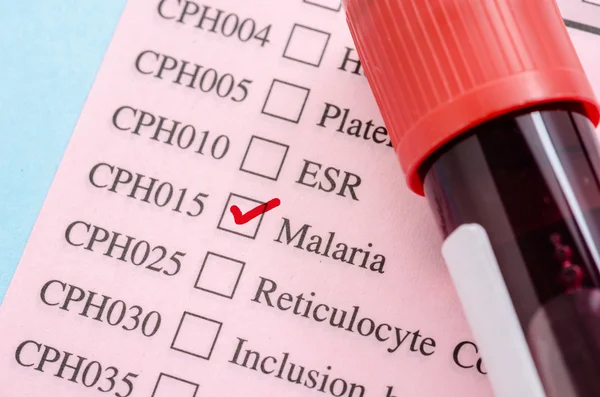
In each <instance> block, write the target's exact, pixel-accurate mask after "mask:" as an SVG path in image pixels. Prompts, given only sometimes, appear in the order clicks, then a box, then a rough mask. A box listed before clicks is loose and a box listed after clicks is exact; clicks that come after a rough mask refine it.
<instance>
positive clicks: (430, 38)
mask: <svg viewBox="0 0 600 397" xmlns="http://www.w3.org/2000/svg"><path fill="white" fill-rule="evenodd" d="M344 5H345V9H346V16H347V19H348V25H349V26H350V31H351V33H352V36H353V38H354V42H355V44H356V47H357V51H358V53H359V56H360V58H361V60H362V62H363V66H364V69H365V74H366V76H367V78H368V80H369V83H370V85H371V88H372V90H373V92H374V94H375V98H376V100H377V104H378V105H379V109H380V111H381V113H382V115H383V119H384V121H385V123H386V125H387V127H388V130H389V133H390V137H391V139H392V142H393V144H394V147H395V148H396V154H397V155H398V158H399V159H400V163H401V164H402V167H403V168H404V171H405V172H406V178H407V183H408V185H409V187H410V188H411V189H412V190H413V191H415V192H416V193H418V194H421V195H422V194H423V184H422V180H421V176H420V175H419V170H420V168H421V166H422V164H423V162H424V161H425V160H426V159H427V158H428V157H429V156H430V155H432V154H433V153H434V152H435V151H436V150H437V149H439V148H440V147H441V146H442V145H444V144H445V143H447V142H448V141H449V140H451V139H453V138H455V137H457V136H458V135H460V134H462V133H463V132H466V131H468V130H470V129H471V128H473V127H475V126H477V125H479V124H481V123H483V122H485V121H488V120H490V119H493V118H496V117H498V116H501V115H503V114H506V113H509V112H513V111H515V110H519V109H523V108H526V107H531V106H535V105H540V104H544V103H549V102H563V101H571V102H578V103H580V104H581V105H582V107H583V109H585V112H586V113H587V116H588V117H589V118H590V120H592V122H593V123H594V124H596V125H597V124H598V121H599V118H600V110H599V107H598V104H597V102H596V99H595V97H594V93H593V90H592V88H591V86H590V84H589V81H588V79H587V77H586V75H585V72H584V71H583V68H582V66H581V63H580V62H579V58H578V57H577V54H576V53H575V49H574V48H573V44H572V43H571V40H570V38H569V35H568V33H567V30H566V27H565V26H564V23H563V20H562V18H561V15H560V13H559V10H558V7H557V5H556V3H555V2H554V0H344Z"/></svg>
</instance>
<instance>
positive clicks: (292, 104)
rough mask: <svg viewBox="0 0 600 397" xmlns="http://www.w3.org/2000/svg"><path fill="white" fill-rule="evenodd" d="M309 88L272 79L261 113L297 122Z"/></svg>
mask: <svg viewBox="0 0 600 397" xmlns="http://www.w3.org/2000/svg"><path fill="white" fill-rule="evenodd" d="M308 94H310V90H309V89H308V88H305V87H301V86H299V85H296V84H292V83H288V82H285V81H281V80H277V79H275V80H273V84H271V88H270V89H269V93H268V94H267V99H266V100H265V104H264V105H263V108H262V113H264V114H266V115H269V116H272V117H276V118H278V119H282V120H286V121H290V122H292V123H296V124H298V123H299V122H300V117H302V112H303V111H304V106H305V105H306V100H307V99H308Z"/></svg>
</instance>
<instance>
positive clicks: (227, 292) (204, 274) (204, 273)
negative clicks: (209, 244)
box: [194, 252, 246, 299]
mask: <svg viewBox="0 0 600 397" xmlns="http://www.w3.org/2000/svg"><path fill="white" fill-rule="evenodd" d="M245 265H246V264H245V263H244V262H242V261H238V260H237V259H233V258H228V257H226V256H224V255H219V254H215V253H214V252H208V253H207V254H206V256H205V257H204V262H203V263H202V268H201V269H200V273H199V274H198V279H197V280H196V285H195V286H194V287H195V288H197V289H199V290H202V291H205V292H210V293H212V294H215V295H219V296H222V297H224V298H229V299H233V295H234V294H235V290H236V288H237V286H238V283H239V282H240V278H241V277H242V272H243V271H244V266H245Z"/></svg>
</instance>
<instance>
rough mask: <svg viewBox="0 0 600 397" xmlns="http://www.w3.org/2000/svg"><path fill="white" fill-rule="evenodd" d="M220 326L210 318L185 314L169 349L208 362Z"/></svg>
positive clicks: (220, 324)
mask: <svg viewBox="0 0 600 397" xmlns="http://www.w3.org/2000/svg"><path fill="white" fill-rule="evenodd" d="M222 325H223V324H222V323H220V322H218V321H215V320H211V319H210V318H206V317H202V316H199V315H197V314H193V313H189V312H185V313H183V317H181V321H180V322H179V327H177V332H176V333H175V338H173V342H172V343H171V349H173V350H177V351H179V352H182V353H186V354H189V355H192V356H194V357H198V358H203V359H205V360H210V356H211V354H212V352H213V349H214V347H215V344H216V343H217V338H218V337H219V332H220V331H221V326H222Z"/></svg>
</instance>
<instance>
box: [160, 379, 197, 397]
mask: <svg viewBox="0 0 600 397" xmlns="http://www.w3.org/2000/svg"><path fill="white" fill-rule="evenodd" d="M198 386H199V385H197V384H195V383H193V382H190V381H187V380H184V379H180V378H177V377H175V376H171V375H167V374H160V376H159V377H158V381H157V382H156V386H154V391H153V392H152V396H151V397H196V393H197V392H198Z"/></svg>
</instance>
